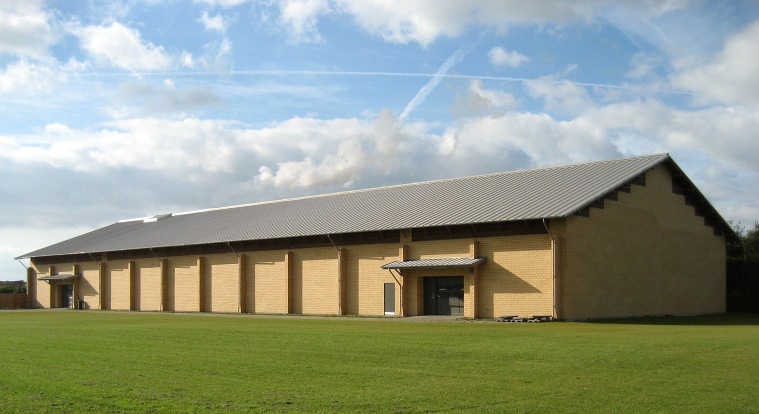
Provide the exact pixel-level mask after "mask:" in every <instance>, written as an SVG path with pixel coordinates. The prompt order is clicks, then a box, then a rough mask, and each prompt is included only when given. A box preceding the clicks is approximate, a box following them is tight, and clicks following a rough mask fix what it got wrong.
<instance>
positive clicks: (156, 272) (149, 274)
mask: <svg viewBox="0 0 759 414" xmlns="http://www.w3.org/2000/svg"><path fill="white" fill-rule="evenodd" d="M134 289H135V298H134V299H135V309H137V310H141V311H158V310H161V264H160V262H159V261H158V259H141V260H137V261H135V270H134Z"/></svg>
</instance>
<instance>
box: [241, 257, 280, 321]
mask: <svg viewBox="0 0 759 414" xmlns="http://www.w3.org/2000/svg"><path fill="white" fill-rule="evenodd" d="M286 253H287V252H285V251H265V252H255V253H249V254H247V266H246V273H245V286H246V302H247V305H248V309H247V311H248V312H251V313H252V312H255V313H287V306H288V296H287V264H286V262H285V254H286Z"/></svg>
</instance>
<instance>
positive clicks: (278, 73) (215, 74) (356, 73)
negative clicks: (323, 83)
mask: <svg viewBox="0 0 759 414" xmlns="http://www.w3.org/2000/svg"><path fill="white" fill-rule="evenodd" d="M82 73H86V74H87V75H90V76H135V75H137V76H146V77H148V76H150V77H155V76H176V77H194V76H198V77H201V76H212V77H230V76H232V77H233V76H287V75H297V76H352V77H361V76H368V77H388V78H434V77H439V78H441V79H465V80H490V81H498V82H518V83H527V82H548V83H554V84H557V85H561V84H565V83H569V84H572V85H578V86H586V87H591V88H601V89H616V90H624V91H633V92H655V93H667V94H675V95H693V92H690V91H684V90H679V89H663V88H651V87H646V86H632V85H611V84H605V83H590V82H575V81H571V80H568V79H537V78H517V77H510V76H480V75H463V74H449V73H445V74H440V73H422V72H373V71H339V70H337V71H330V70H287V69H284V70H231V71H229V72H200V71H198V72H180V71H177V72H82Z"/></svg>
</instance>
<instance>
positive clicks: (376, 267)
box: [343, 244, 403, 316]
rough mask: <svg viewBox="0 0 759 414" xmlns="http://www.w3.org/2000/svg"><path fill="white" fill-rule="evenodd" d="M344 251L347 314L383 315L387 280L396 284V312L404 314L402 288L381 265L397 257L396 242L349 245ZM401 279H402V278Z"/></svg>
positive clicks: (345, 310)
mask: <svg viewBox="0 0 759 414" xmlns="http://www.w3.org/2000/svg"><path fill="white" fill-rule="evenodd" d="M344 251H345V270H344V271H345V275H344V277H345V280H344V281H343V285H344V287H345V289H346V292H345V293H346V294H345V303H344V304H343V306H344V313H346V314H350V315H375V316H378V315H384V314H385V283H394V284H395V285H396V286H395V314H396V315H400V313H401V296H400V294H401V291H400V287H399V286H398V284H397V283H396V281H395V279H393V276H392V275H391V274H390V272H388V271H387V270H385V269H382V268H381V267H380V266H382V265H383V264H385V263H389V262H394V261H396V260H398V251H399V246H398V245H397V244H375V245H366V246H348V247H345V248H344ZM398 280H399V281H401V282H403V280H402V279H401V278H400V277H399V278H398Z"/></svg>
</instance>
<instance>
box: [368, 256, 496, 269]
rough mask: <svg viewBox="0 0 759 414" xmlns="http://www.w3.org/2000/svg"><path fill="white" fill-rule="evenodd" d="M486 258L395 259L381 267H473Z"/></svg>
mask: <svg viewBox="0 0 759 414" xmlns="http://www.w3.org/2000/svg"><path fill="white" fill-rule="evenodd" d="M485 260H487V258H485V257H478V258H476V259H470V258H467V257H450V258H445V259H417V260H396V261H394V262H391V263H387V264H383V265H382V266H381V267H382V268H383V269H395V270H407V269H455V268H473V267H475V266H479V265H480V264H482V263H484V262H485Z"/></svg>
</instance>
